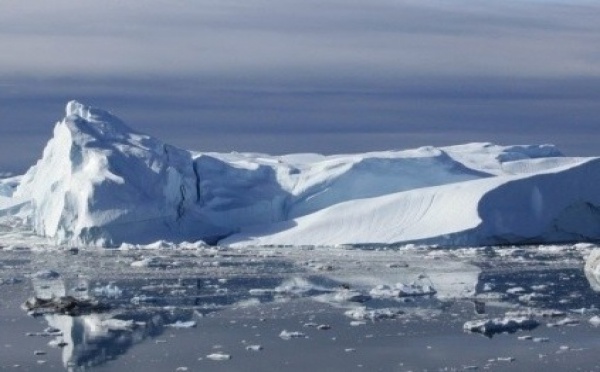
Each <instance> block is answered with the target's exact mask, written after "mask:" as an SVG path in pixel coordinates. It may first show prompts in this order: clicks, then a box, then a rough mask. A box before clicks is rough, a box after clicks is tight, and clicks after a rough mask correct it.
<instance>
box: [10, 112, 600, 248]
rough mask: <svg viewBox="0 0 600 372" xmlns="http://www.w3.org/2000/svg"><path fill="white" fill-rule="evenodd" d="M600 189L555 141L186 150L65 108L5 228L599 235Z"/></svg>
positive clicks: (236, 238) (207, 233)
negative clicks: (347, 149)
mask: <svg viewBox="0 0 600 372" xmlns="http://www.w3.org/2000/svg"><path fill="white" fill-rule="evenodd" d="M599 182H600V158H596V157H586V158H580V157H567V156H564V155H563V154H562V153H561V152H560V151H559V150H558V149H557V148H556V147H554V146H552V145H522V146H521V145H519V146H499V145H494V144H491V143H470V144H464V145H457V146H447V147H439V148H435V147H421V148H418V149H412V150H401V151H380V152H369V153H363V154H344V155H329V156H325V155H319V154H291V155H284V156H271V155H267V154H258V153H237V152H234V153H210V152H194V151H188V150H183V149H180V148H177V147H175V146H172V145H169V144H166V143H164V142H162V141H160V140H158V139H156V138H153V137H151V136H149V135H147V134H143V133H139V132H137V131H135V130H133V129H131V128H129V127H128V126H127V125H126V124H125V123H123V122H122V121H121V120H120V119H118V118H117V117H116V116H114V115H113V114H111V113H110V112H107V111H104V110H101V109H97V108H93V107H88V106H86V105H84V104H81V103H79V102H76V101H71V102H69V103H68V104H67V106H66V113H65V117H64V118H63V119H62V120H61V121H59V122H58V123H57V124H56V126H55V128H54V133H53V137H52V138H51V139H50V141H49V142H48V143H47V145H46V147H45V149H44V152H43V154H42V157H41V159H40V160H39V161H38V162H37V164H35V165H34V166H32V167H31V168H30V169H29V170H28V171H27V172H26V174H24V175H22V176H12V177H10V178H4V179H0V232H5V231H8V230H10V228H11V227H14V226H15V219H17V220H19V221H20V222H21V226H20V227H19V228H20V229H21V230H23V229H24V230H26V231H29V232H31V233H33V234H35V235H37V236H42V237H47V238H49V239H51V240H53V241H54V242H55V243H56V244H81V245H89V246H104V247H118V246H121V245H123V244H134V245H151V243H153V242H156V241H167V242H172V243H175V244H177V243H183V242H199V241H204V242H206V243H208V244H222V245H231V246H252V245H259V246H280V245H362V244H409V243H417V244H437V245H442V246H458V245H489V244H534V243H559V242H578V241H596V240H599V239H600V191H598V188H597V185H598V184H599ZM7 221H9V222H7Z"/></svg>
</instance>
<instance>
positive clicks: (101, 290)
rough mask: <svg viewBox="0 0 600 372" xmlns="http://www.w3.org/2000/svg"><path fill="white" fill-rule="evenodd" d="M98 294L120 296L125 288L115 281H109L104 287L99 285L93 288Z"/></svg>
mask: <svg viewBox="0 0 600 372" xmlns="http://www.w3.org/2000/svg"><path fill="white" fill-rule="evenodd" d="M93 292H94V294H95V295H96V296H103V297H108V298H119V297H121V295H122V294H123V290H122V289H121V288H119V287H117V285H116V284H115V283H108V284H107V285H105V286H104V287H97V288H94V290H93Z"/></svg>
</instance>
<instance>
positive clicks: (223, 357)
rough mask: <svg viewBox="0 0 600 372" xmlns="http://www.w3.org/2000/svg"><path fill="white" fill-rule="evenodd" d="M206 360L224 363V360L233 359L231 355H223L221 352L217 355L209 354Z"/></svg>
mask: <svg viewBox="0 0 600 372" xmlns="http://www.w3.org/2000/svg"><path fill="white" fill-rule="evenodd" d="M206 359H210V360H216V361H223V360H229V359H231V355H229V354H225V353H221V352H217V353H212V354H208V355H207V356H206Z"/></svg>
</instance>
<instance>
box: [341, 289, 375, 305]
mask: <svg viewBox="0 0 600 372" xmlns="http://www.w3.org/2000/svg"><path fill="white" fill-rule="evenodd" d="M371 298H372V297H371V296H370V295H366V294H363V293H360V292H359V291H354V290H351V289H342V290H340V291H337V292H336V293H335V294H334V295H333V300H334V301H335V302H360V303H362V302H367V301H369V300H370V299H371Z"/></svg>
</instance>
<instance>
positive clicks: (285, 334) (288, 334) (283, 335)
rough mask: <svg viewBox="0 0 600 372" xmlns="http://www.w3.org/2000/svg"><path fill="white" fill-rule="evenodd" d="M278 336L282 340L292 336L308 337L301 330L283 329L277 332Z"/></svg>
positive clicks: (289, 338)
mask: <svg viewBox="0 0 600 372" xmlns="http://www.w3.org/2000/svg"><path fill="white" fill-rule="evenodd" d="M279 337H281V338H282V339H284V340H291V339H292V338H308V336H306V335H305V334H304V333H302V332H298V331H288V330H285V329H284V330H283V331H281V333H279Z"/></svg>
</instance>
